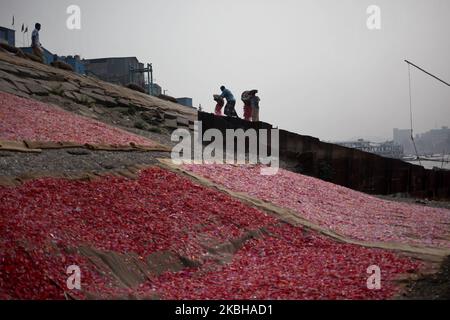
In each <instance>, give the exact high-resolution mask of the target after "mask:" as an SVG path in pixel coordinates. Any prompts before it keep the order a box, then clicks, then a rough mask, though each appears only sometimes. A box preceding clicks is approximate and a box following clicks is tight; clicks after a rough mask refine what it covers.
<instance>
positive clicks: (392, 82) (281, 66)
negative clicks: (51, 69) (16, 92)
mask: <svg viewBox="0 0 450 320" xmlns="http://www.w3.org/2000/svg"><path fill="white" fill-rule="evenodd" d="M0 4H1V8H2V10H1V11H0V25H1V26H4V27H11V22H12V17H13V15H14V16H15V28H16V29H17V31H18V32H17V34H16V42H17V44H18V45H19V46H21V42H22V34H21V32H20V28H21V25H22V23H25V25H27V26H28V27H29V29H33V27H34V23H35V22H38V21H39V22H40V23H42V31H41V42H42V43H43V45H44V47H46V48H48V49H49V50H50V51H52V52H54V53H57V54H60V55H75V54H79V55H81V57H82V58H87V59H92V58H103V57H128V56H136V57H137V58H138V59H139V61H141V62H143V63H150V62H151V63H153V66H154V69H155V78H156V82H157V83H159V84H160V85H161V86H162V87H163V89H168V90H169V94H171V95H174V96H179V97H182V96H183V97H184V96H186V97H192V98H193V99H194V106H198V105H199V104H201V105H202V107H203V109H204V110H205V111H209V112H212V111H213V107H214V101H213V99H212V95H213V94H214V93H217V92H218V91H219V87H220V85H222V84H224V85H226V86H227V87H229V88H230V89H232V90H233V92H234V94H235V96H236V97H240V95H241V92H242V91H244V90H248V89H253V88H257V89H259V91H260V95H261V120H262V121H266V122H270V123H273V124H274V125H276V126H279V127H281V128H284V129H287V130H290V131H294V132H297V133H300V134H304V135H311V136H315V137H318V138H320V139H322V140H326V141H342V140H350V139H355V138H364V139H368V140H373V141H382V140H392V138H393V137H392V131H393V128H399V129H409V127H410V125H409V121H410V120H409V95H408V68H407V65H406V63H404V62H403V60H404V59H408V60H411V61H412V62H414V63H416V64H418V65H420V66H422V67H424V68H425V69H427V70H428V71H430V72H432V73H435V74H436V75H438V76H440V77H442V78H443V79H445V80H447V81H450V60H449V59H448V57H449V56H450V40H449V34H448V32H449V30H450V19H448V13H449V12H450V1H448V0H397V1H389V0H377V1H372V0H370V1H369V0H340V1H335V0H303V1H298V0H284V1H282V2H280V1H276V0H229V1H226V2H225V3H224V2H223V1H218V0H188V1H186V0H146V1H144V0H135V1H132V2H124V1H119V0H111V1H106V0H97V1H87V0H79V1H77V2H76V3H74V2H72V1H66V0H60V1H52V0H41V1H39V2H36V1H33V2H30V1H25V0H0ZM72 4H76V5H78V6H79V7H80V8H81V30H69V29H68V28H67V27H66V20H67V18H68V16H69V15H68V14H67V13H66V9H67V7H69V6H70V5H72ZM370 5H377V6H379V7H380V9H381V29H380V30H369V29H368V28H367V25H366V22H367V19H368V17H369V15H368V14H367V12H366V10H367V8H368V7H369V6H370ZM31 31H32V30H29V33H28V34H27V36H30V35H31ZM27 43H28V41H27ZM411 72H412V92H413V111H414V131H415V132H416V133H423V132H426V131H429V130H431V129H433V128H440V127H442V126H450V90H449V88H448V87H446V86H445V85H442V84H441V83H438V82H437V81H435V80H434V79H432V78H430V77H428V76H427V75H425V74H422V73H420V72H419V71H417V70H411ZM237 111H238V113H239V114H240V115H242V104H241V103H240V102H238V104H237ZM373 138H375V139H373Z"/></svg>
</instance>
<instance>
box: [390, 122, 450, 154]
mask: <svg viewBox="0 0 450 320" xmlns="http://www.w3.org/2000/svg"><path fill="white" fill-rule="evenodd" d="M414 141H415V143H416V147H417V152H418V153H419V155H430V154H438V153H447V154H448V153H450V129H449V128H448V127H442V128H441V129H432V130H430V131H428V132H425V133H422V134H416V136H415V137H414ZM394 142H395V143H396V144H399V145H401V146H403V148H404V150H405V154H413V155H415V150H414V144H413V142H412V140H411V130H409V129H406V130H399V129H394Z"/></svg>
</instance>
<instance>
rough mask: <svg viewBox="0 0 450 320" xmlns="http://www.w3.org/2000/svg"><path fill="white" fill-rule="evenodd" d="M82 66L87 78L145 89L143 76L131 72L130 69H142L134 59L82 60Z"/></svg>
mask: <svg viewBox="0 0 450 320" xmlns="http://www.w3.org/2000/svg"><path fill="white" fill-rule="evenodd" d="M83 64H84V67H85V70H86V75H88V76H94V77H96V78H98V79H100V80H103V81H106V82H110V83H115V84H120V85H123V86H125V85H127V84H129V83H133V84H136V85H138V86H141V87H142V88H145V80H144V74H143V73H137V72H131V70H132V69H135V70H136V69H143V68H144V64H143V63H140V62H139V60H138V59H137V58H136V57H124V58H102V59H84V60H83Z"/></svg>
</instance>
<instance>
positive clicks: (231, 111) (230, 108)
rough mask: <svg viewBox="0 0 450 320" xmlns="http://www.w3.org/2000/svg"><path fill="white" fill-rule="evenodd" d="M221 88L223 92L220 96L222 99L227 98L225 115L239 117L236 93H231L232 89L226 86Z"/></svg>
mask: <svg viewBox="0 0 450 320" xmlns="http://www.w3.org/2000/svg"><path fill="white" fill-rule="evenodd" d="M220 90H221V91H222V94H221V95H220V97H221V98H222V99H225V100H227V104H226V105H225V115H226V116H227V117H236V118H239V117H238V115H237V113H236V109H235V106H236V99H235V98H234V95H233V94H232V93H231V91H230V90H228V89H227V88H225V86H221V87H220Z"/></svg>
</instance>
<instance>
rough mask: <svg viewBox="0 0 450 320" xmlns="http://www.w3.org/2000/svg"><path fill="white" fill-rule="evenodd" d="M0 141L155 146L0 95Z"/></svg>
mask: <svg viewBox="0 0 450 320" xmlns="http://www.w3.org/2000/svg"><path fill="white" fill-rule="evenodd" d="M0 139H2V140H10V141H21V140H29V141H39V142H73V143H79V144H86V143H89V144H115V145H128V144H130V143H131V142H134V143H135V144H137V145H142V146H155V145H156V143H155V142H153V141H151V140H150V139H146V138H144V137H140V136H137V135H134V134H132V133H128V132H126V131H124V130H121V129H118V128H114V127H112V126H109V125H107V124H104V123H101V122H99V121H95V120H92V119H89V118H85V117H82V116H79V115H76V114H73V113H70V112H67V111H64V110H62V109H60V108H58V107H56V106H53V105H49V104H45V103H42V102H38V101H35V100H31V99H24V98H20V97H17V96H14V95H11V94H7V93H2V92H0Z"/></svg>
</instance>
